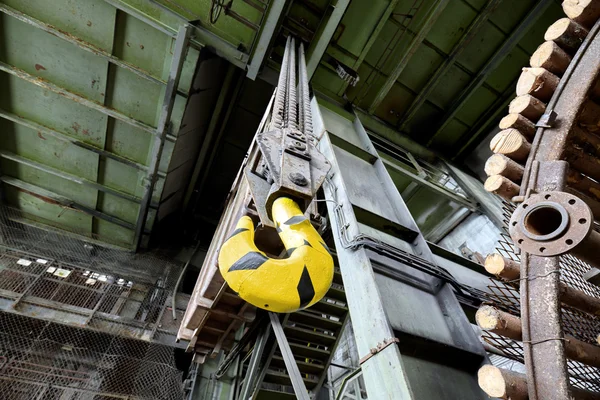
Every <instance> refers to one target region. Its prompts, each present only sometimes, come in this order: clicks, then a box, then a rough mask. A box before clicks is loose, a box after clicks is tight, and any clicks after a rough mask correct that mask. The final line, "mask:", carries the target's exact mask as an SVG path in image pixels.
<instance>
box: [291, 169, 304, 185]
mask: <svg viewBox="0 0 600 400" xmlns="http://www.w3.org/2000/svg"><path fill="white" fill-rule="evenodd" d="M289 177H290V180H291V181H292V182H293V183H294V184H296V185H298V186H306V185H308V180H307V179H306V177H305V176H304V175H302V174H301V173H299V172H292V173H290V175H289Z"/></svg>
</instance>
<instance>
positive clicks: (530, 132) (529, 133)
mask: <svg viewBox="0 0 600 400" xmlns="http://www.w3.org/2000/svg"><path fill="white" fill-rule="evenodd" d="M498 126H499V127H500V129H511V128H512V129H516V130H518V131H519V132H521V135H523V136H525V137H526V138H527V140H529V141H531V140H532V139H533V138H534V137H535V124H534V123H533V122H531V121H530V120H528V119H527V118H525V117H524V116H522V115H521V114H508V115H507V116H506V117H504V118H502V119H501V120H500V123H499V124H498Z"/></svg>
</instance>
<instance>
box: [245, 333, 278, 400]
mask: <svg viewBox="0 0 600 400" xmlns="http://www.w3.org/2000/svg"><path fill="white" fill-rule="evenodd" d="M270 333H271V327H270V324H269V323H266V324H265V326H264V327H262V329H261V332H260V333H259V336H258V338H257V339H256V344H255V345H254V350H252V357H250V364H249V365H248V370H247V371H246V376H245V377H244V384H243V385H242V391H241V394H240V399H242V400H248V399H249V398H250V395H251V394H252V392H253V389H254V386H255V384H256V378H257V376H259V367H260V360H261V358H262V356H263V354H264V352H265V348H266V346H267V340H268V339H269V335H270ZM265 368H266V366H265ZM259 384H260V383H259Z"/></svg>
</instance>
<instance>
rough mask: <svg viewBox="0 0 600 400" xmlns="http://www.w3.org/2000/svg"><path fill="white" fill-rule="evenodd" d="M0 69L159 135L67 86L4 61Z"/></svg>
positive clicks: (144, 125) (154, 129) (144, 124)
mask: <svg viewBox="0 0 600 400" xmlns="http://www.w3.org/2000/svg"><path fill="white" fill-rule="evenodd" d="M0 71H3V72H6V73H8V74H10V75H13V76H16V77H17V78H20V79H23V80H24V81H27V82H29V83H32V84H34V85H36V86H39V87H41V88H42V89H44V90H48V91H50V92H52V93H56V94H58V95H60V96H63V97H64V98H66V99H69V100H71V101H74V102H75V103H78V104H81V105H83V106H85V107H88V108H91V109H93V110H96V111H99V112H101V113H102V114H105V115H108V116H109V117H113V118H115V119H118V120H119V121H123V122H125V123H127V124H129V125H132V126H134V127H136V128H138V129H141V130H143V131H146V132H149V133H151V134H153V135H158V133H157V130H156V128H154V127H153V126H150V125H148V124H146V123H144V122H141V121H138V120H136V119H134V118H131V117H128V116H127V115H125V114H123V113H121V112H119V111H116V110H114V109H112V108H109V107H106V106H104V105H102V104H100V103H98V102H96V101H93V100H90V99H88V98H86V97H83V96H80V95H78V94H76V93H73V92H71V91H69V90H67V89H65V88H62V87H60V86H57V85H55V84H53V83H50V82H48V81H47V80H44V79H40V78H38V77H37V76H34V75H31V74H29V73H27V72H25V71H23V70H22V69H19V68H16V67H13V66H12V65H8V64H6V63H4V62H0ZM175 139H176V138H175V136H172V135H169V140H172V141H174V140H175Z"/></svg>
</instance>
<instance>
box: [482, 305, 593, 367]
mask: <svg viewBox="0 0 600 400" xmlns="http://www.w3.org/2000/svg"><path fill="white" fill-rule="evenodd" d="M475 321H476V322H477V325H479V327H480V328H481V329H483V330H485V331H489V332H492V333H495V334H496V335H500V336H504V337H507V338H509V339H512V340H517V341H522V340H523V331H522V329H521V319H520V318H519V317H516V316H514V315H512V314H509V313H507V312H504V311H501V310H499V309H497V308H495V307H492V306H482V307H480V308H479V310H477V313H475ZM565 354H566V356H567V357H568V358H570V359H572V360H575V361H579V362H581V363H583V364H585V365H590V366H592V367H600V347H598V346H595V345H593V344H590V343H587V342H584V341H581V340H579V339H575V338H574V337H572V336H568V335H565Z"/></svg>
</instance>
